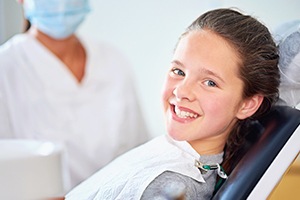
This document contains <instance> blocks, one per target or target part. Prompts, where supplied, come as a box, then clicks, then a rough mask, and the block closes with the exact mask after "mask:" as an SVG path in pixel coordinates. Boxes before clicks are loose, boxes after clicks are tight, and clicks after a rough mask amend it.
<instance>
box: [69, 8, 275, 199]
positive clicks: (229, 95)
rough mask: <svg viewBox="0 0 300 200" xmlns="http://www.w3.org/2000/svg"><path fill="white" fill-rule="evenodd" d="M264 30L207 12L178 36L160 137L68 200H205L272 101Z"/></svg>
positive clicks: (236, 16) (243, 19) (228, 13)
mask: <svg viewBox="0 0 300 200" xmlns="http://www.w3.org/2000/svg"><path fill="white" fill-rule="evenodd" d="M277 62H278V55H277V49H276V46H275V44H274V42H273V39H272V37H271V35H270V33H269V31H268V29H267V28H266V27H265V26H264V25H262V24H261V23H260V22H258V21H257V20H256V19H254V18H253V17H251V16H248V15H243V14H241V13H239V12H237V11H234V10H231V9H216V10H212V11H208V12H206V13H204V14H203V15H201V16H200V17H199V18H198V19H196V21H194V22H193V23H192V24H191V25H190V26H189V27H188V28H187V30H186V32H185V33H183V35H182V36H181V37H180V39H179V42H178V44H177V46H176V49H175V52H174V56H173V59H172V61H171V66H170V70H169V72H168V74H167V77H166V83H165V86H164V90H163V95H162V100H163V105H164V113H165V119H166V128H167V133H168V134H166V135H163V136H159V137H157V138H155V139H153V140H152V141H150V142H148V143H146V144H144V145H142V146H140V147H138V148H135V149H133V150H131V151H129V152H128V153H126V154H124V155H122V156H120V157H119V158H117V159H116V160H114V161H113V162H111V163H110V164H109V165H107V166H106V167H105V168H103V169H102V170H100V171H98V172H97V173H96V174H94V175H93V176H92V177H91V178H89V179H88V180H86V181H85V182H83V183H82V184H81V185H79V186H77V187H76V188H75V189H74V190H72V191H71V192H70V193H69V194H67V196H66V199H156V198H157V199H177V198H179V197H183V198H185V199H210V198H211V196H212V194H213V190H214V186H215V184H216V178H217V176H218V175H219V176H220V177H221V178H226V174H224V173H223V171H222V167H221V166H220V165H222V166H223V167H224V168H225V171H226V173H227V174H230V172H231V170H232V169H231V166H232V165H231V162H232V158H233V157H234V156H235V153H236V151H237V150H238V148H239V145H242V144H243V138H244V137H245V134H246V133H247V125H248V124H249V123H250V122H251V120H252V119H255V118H257V117H259V116H260V115H262V114H264V113H266V112H268V111H269V109H270V107H271V106H272V104H274V103H275V102H276V100H277V98H278V85H279V72H278V67H277Z"/></svg>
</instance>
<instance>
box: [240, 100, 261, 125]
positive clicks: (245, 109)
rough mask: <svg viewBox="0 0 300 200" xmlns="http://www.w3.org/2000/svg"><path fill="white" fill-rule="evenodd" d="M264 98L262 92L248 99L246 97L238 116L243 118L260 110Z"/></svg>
mask: <svg viewBox="0 0 300 200" xmlns="http://www.w3.org/2000/svg"><path fill="white" fill-rule="evenodd" d="M263 100H264V96H263V95H260V94H256V95H254V96H252V97H250V98H248V99H245V100H244V102H243V103H242V106H241V107H240V109H239V111H238V113H237V115H236V117H237V118H238V119H241V120H243V119H246V118H247V117H250V116H251V115H253V114H254V113H255V112H256V111H257V110H258V108H259V106H260V105H261V103H262V102H263Z"/></svg>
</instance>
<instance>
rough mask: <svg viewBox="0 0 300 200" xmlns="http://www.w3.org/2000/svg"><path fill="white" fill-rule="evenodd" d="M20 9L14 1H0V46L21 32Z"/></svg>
mask: <svg viewBox="0 0 300 200" xmlns="http://www.w3.org/2000/svg"><path fill="white" fill-rule="evenodd" d="M22 28H23V21H22V9H21V6H20V5H19V4H18V3H17V1H16V0H0V44H2V43H3V42H5V41H6V40H7V39H8V38H10V37H11V36H13V35H14V34H16V33H19V32H21V31H22Z"/></svg>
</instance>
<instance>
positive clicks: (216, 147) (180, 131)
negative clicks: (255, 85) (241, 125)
mask: <svg viewBox="0 0 300 200" xmlns="http://www.w3.org/2000/svg"><path fill="white" fill-rule="evenodd" d="M239 63H240V59H239V58H238V55H237V53H236V51H235V50H234V49H233V48H232V47H231V46H230V45H229V44H228V43H227V41H226V40H224V39H223V38H221V37H220V36H218V35H216V34H215V33H213V32H211V31H208V30H201V31H193V32H190V33H188V34H187V35H185V36H183V38H182V39H181V40H180V41H179V43H178V46H177V48H176V50H175V53H174V56H173V60H172V62H171V66H170V70H169V73H168V75H167V79H166V83H165V87H164V90H163V104H164V112H165V118H166V125H167V131H168V133H169V135H170V136H171V137H172V138H174V139H175V140H186V141H188V142H189V143H190V144H191V145H192V146H193V148H194V149H195V150H196V151H198V153H201V154H202V153H203V154H210V153H220V152H221V151H222V150H223V148H224V145H225V142H226V139H227V137H228V134H229V133H230V131H231V129H232V127H233V125H234V124H235V123H236V121H237V119H238V118H239V112H241V108H242V107H243V105H244V101H243V99H242V92H243V82H242V80H241V79H240V78H239V76H238V74H239Z"/></svg>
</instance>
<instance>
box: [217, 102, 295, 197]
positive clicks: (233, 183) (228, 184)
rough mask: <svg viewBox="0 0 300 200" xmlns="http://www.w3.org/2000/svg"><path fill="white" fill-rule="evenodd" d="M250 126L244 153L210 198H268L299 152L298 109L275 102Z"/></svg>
mask: <svg viewBox="0 0 300 200" xmlns="http://www.w3.org/2000/svg"><path fill="white" fill-rule="evenodd" d="M253 126H254V127H253V131H252V132H251V133H250V134H249V136H250V138H248V139H247V142H248V144H247V145H245V148H246V149H245V155H244V156H243V157H242V159H241V160H240V161H239V162H238V163H237V165H236V166H235V167H234V169H233V171H232V172H231V174H230V175H229V177H228V179H227V180H226V181H225V182H224V183H223V185H222V186H221V187H220V189H219V190H218V191H217V192H216V194H215V195H214V196H213V198H212V199H213V200H231V199H234V200H242V199H254V200H260V199H267V198H268V196H269V195H270V193H271V192H272V190H273V189H274V188H275V187H276V185H277V184H278V183H279V181H280V179H281V178H282V176H283V175H284V173H285V172H286V171H287V169H288V168H289V166H290V164H291V163H292V162H293V160H294V159H295V158H296V157H297V155H298V154H299V151H300V111H299V110H297V109H294V108H292V107H288V106H275V107H274V108H273V109H272V111H271V112H270V113H269V114H267V115H266V116H264V117H263V118H261V119H259V123H256V124H253ZM251 130H252V129H251Z"/></svg>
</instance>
